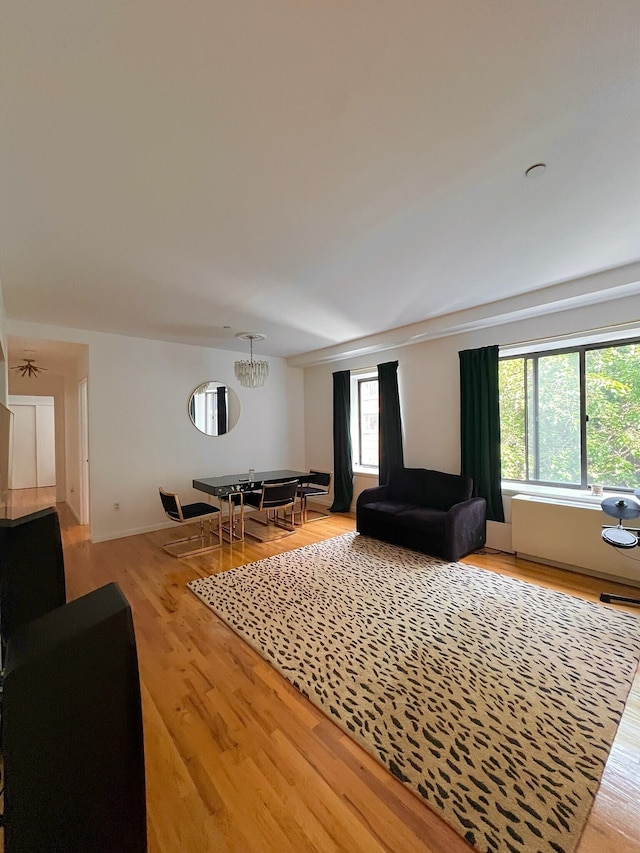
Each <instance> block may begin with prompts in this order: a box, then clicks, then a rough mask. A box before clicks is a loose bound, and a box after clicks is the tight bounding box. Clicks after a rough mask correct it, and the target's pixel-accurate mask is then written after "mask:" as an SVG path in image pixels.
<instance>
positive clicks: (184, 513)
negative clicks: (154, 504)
mask: <svg viewBox="0 0 640 853" xmlns="http://www.w3.org/2000/svg"><path fill="white" fill-rule="evenodd" d="M158 491H159V492H160V500H161V501H162V506H163V508H164V511H165V513H166V515H167V517H168V518H170V519H171V521H175V522H177V523H178V524H193V523H194V522H196V521H199V522H200V533H198V534H196V535H195V536H187V537H185V538H184V539H173V540H171V541H169V542H165V543H164V544H163V546H162V547H163V548H164V550H165V551H166V552H167V554H171V556H172V557H194V556H196V555H197V554H205V553H206V552H207V551H214V550H215V549H216V548H220V547H221V546H222V513H221V511H220V510H219V509H218V507H216V506H212V505H211V504H207V503H204V502H202V501H198V502H196V503H192V504H185V505H184V506H183V505H182V503H181V502H180V498H179V497H178V495H177V494H175V493H174V492H167V491H166V490H165V489H163V488H162V487H160V489H159V490H158ZM214 518H215V519H217V528H218V529H217V531H215V532H214V529H213V519H214ZM205 522H208V525H207V527H208V529H207V530H206V531H205ZM198 540H199V541H200V546H199V547H196V548H187V549H182V548H180V547H178V548H177V549H176V546H180V545H184V544H185V543H189V542H196V541H198Z"/></svg>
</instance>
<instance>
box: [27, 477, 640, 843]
mask: <svg viewBox="0 0 640 853" xmlns="http://www.w3.org/2000/svg"><path fill="white" fill-rule="evenodd" d="M40 497H41V498H42V499H43V500H44V502H45V505H46V501H47V500H50V499H51V496H50V495H49V496H48V497H47V495H46V493H45V494H44V495H41V496H40ZM27 498H28V500H30V501H31V503H30V504H29V503H28V500H27ZM27 498H25V502H27V504H28V505H32V504H33V503H34V500H33V499H34V495H33V494H32V495H30V496H27ZM18 499H19V496H16V500H18ZM58 511H59V514H60V519H61V524H62V527H63V538H64V550H65V567H66V576H67V596H68V598H76V597H77V596H80V595H83V594H84V593H86V592H89V591H90V590H92V589H95V588H96V587H98V586H101V585H102V584H104V583H108V582H110V581H116V582H117V583H118V584H119V585H120V587H121V588H122V590H123V592H124V594H125V595H126V597H127V599H128V600H129V602H130V604H131V607H132V610H133V614H134V622H135V627H136V636H137V645H138V657H139V666H140V676H141V685H142V700H143V712H144V728H145V751H146V773H147V803H148V823H149V851H150V853H205V851H234V852H235V853H257V851H260V853H271V851H274V853H275V851H277V853H286V851H291V853H304V851H322V852H323V853H325V851H350V853H365V851H366V853H375V851H393V853H468V851H470V850H471V848H470V847H469V846H468V845H467V844H466V843H465V842H464V841H462V840H461V839H460V838H459V837H458V836H457V835H456V834H455V833H454V832H453V830H451V829H449V828H448V827H447V826H446V824H444V823H443V822H442V821H441V820H440V819H439V818H438V817H437V816H435V815H434V814H433V813H432V812H431V811H430V810H429V809H428V808H427V807H426V806H425V805H424V804H423V803H422V802H421V801H420V799H419V798H418V797H417V796H415V795H413V794H412V793H411V792H410V791H408V790H407V789H405V788H404V787H403V786H402V785H401V784H400V783H399V782H397V781H396V780H395V779H394V778H393V777H392V776H391V775H390V774H389V773H388V772H387V771H385V770H384V768H382V767H381V766H380V765H379V764H378V763H377V762H376V761H375V760H374V759H372V758H370V757H369V756H368V755H367V754H366V753H365V752H363V750H362V749H360V747H358V746H357V745H356V744H355V743H353V742H352V741H351V740H350V739H349V738H348V737H347V736H346V735H344V734H343V733H342V731H341V730H340V729H338V728H337V727H336V726H335V725H334V724H333V723H332V722H331V721H330V720H329V719H328V718H327V717H325V716H324V715H323V714H322V713H321V712H320V711H318V710H317V709H316V708H315V707H314V706H313V705H311V704H310V703H309V702H308V701H307V700H306V699H304V697H302V696H301V695H300V694H299V693H298V692H297V691H296V690H295V689H294V688H293V687H292V686H291V685H290V684H289V683H288V682H287V681H286V680H285V679H283V678H282V677H281V676H280V675H279V674H278V673H277V672H276V671H275V670H274V669H272V668H271V667H270V666H269V664H268V663H266V662H265V661H264V660H263V659H262V658H261V657H259V655H258V654H257V653H256V652H254V651H253V650H252V649H250V648H249V647H248V646H247V645H246V644H245V643H244V642H243V641H242V640H240V639H239V638H238V637H237V636H236V635H235V634H234V633H233V631H231V630H230V629H229V628H228V627H227V626H226V625H224V624H223V623H222V622H221V621H220V620H219V619H218V618H217V617H216V616H215V615H214V614H213V613H212V612H211V611H210V610H209V609H208V608H207V607H205V606H204V605H203V604H202V603H201V602H200V601H199V600H198V599H197V598H196V597H195V596H194V595H193V594H192V593H191V592H189V590H187V589H186V584H187V582H188V581H190V580H192V579H193V578H196V577H206V576H208V575H210V574H213V573H216V572H220V571H224V570H226V569H228V568H231V567H233V566H237V565H241V564H243V563H248V562H251V561H254V560H257V559H260V558H262V557H266V556H270V555H272V554H276V553H279V552H281V551H285V550H289V549H292V548H297V547H300V546H302V545H307V544H310V543H312V542H317V541H320V540H322V539H326V538H329V537H331V536H336V535H339V534H341V533H344V532H348V531H351V530H353V529H354V521H353V518H350V517H348V516H340V515H336V516H332V517H331V518H329V519H327V520H323V521H316V522H313V523H312V524H308V525H306V526H305V527H304V528H303V529H300V530H298V531H297V532H296V533H295V534H294V535H292V536H289V537H287V538H286V539H282V540H279V541H278V542H275V543H269V544H260V543H256V542H252V541H249V540H247V541H245V543H243V544H241V545H234V546H233V548H230V547H229V546H225V547H224V549H223V550H222V551H217V552H213V553H212V554H207V555H205V556H201V557H195V558H191V559H188V560H176V559H174V558H172V557H170V556H169V555H167V554H166V553H165V552H164V551H163V550H162V549H161V547H160V544H161V543H162V542H164V541H165V540H166V539H168V538H171V537H172V536H173V537H175V538H178V536H179V535H184V534H183V531H182V529H181V530H177V529H176V530H173V529H171V530H164V531H159V532H156V533H150V534H144V535H140V536H132V537H129V538H126V539H119V540H115V541H112V542H104V543H99V544H92V543H90V542H89V541H88V539H87V536H86V531H85V530H84V529H83V528H81V527H80V526H78V525H77V524H76V523H75V522H74V520H73V517H72V515H71V513H70V511H69V509H68V508H67V507H66V506H65V505H64V504H59V505H58ZM467 562H469V563H472V564H474V565H476V566H480V567H483V568H486V569H488V570H491V571H497V572H500V573H502V574H506V575H510V576H512V577H518V578H521V579H524V580H528V581H532V582H535V583H538V584H542V585H546V586H550V587H553V588H554V589H559V590H562V591H565V592H569V593H571V594H574V595H579V596H582V597H584V598H588V599H591V600H597V598H598V595H599V593H600V591H601V590H602V589H603V588H604V585H603V582H602V581H597V580H594V579H590V578H587V577H583V576H581V575H578V574H572V573H568V572H563V571H560V570H558V569H553V568H550V567H546V566H540V565H537V564H534V563H528V562H525V561H522V560H518V559H515V558H514V557H512V556H509V555H504V554H490V553H486V554H473V555H471V556H469V557H468V558H467ZM606 588H607V589H613V585H611V584H606ZM619 590H620V592H621V594H627V595H637V594H638V590H634V589H632V588H629V587H620V588H619ZM635 612H636V613H638V610H637V609H636V611H635ZM639 803H640V677H639V676H638V675H636V679H635V682H634V686H633V690H632V693H631V696H630V699H629V702H628V704H627V708H626V711H625V713H624V716H623V720H622V723H621V725H620V729H619V732H618V736H617V738H616V741H615V744H614V747H613V750H612V753H611V756H610V758H609V761H608V764H607V767H606V770H605V774H604V778H603V781H602V785H601V788H600V791H599V793H598V796H597V799H596V803H595V806H594V809H593V811H592V813H591V816H590V818H589V822H588V825H587V828H586V830H585V833H584V835H583V838H582V841H581V844H580V847H579V853H604V851H607V853H640V819H639V817H638V815H639V812H638V804H639Z"/></svg>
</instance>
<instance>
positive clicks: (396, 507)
mask: <svg viewBox="0 0 640 853" xmlns="http://www.w3.org/2000/svg"><path fill="white" fill-rule="evenodd" d="M415 508H416V507H415V504H409V503H402V502H401V501H376V502H375V503H370V504H362V509H366V510H368V511H369V512H379V513H380V514H381V515H397V514H398V513H399V512H406V511H407V510H410V509H415Z"/></svg>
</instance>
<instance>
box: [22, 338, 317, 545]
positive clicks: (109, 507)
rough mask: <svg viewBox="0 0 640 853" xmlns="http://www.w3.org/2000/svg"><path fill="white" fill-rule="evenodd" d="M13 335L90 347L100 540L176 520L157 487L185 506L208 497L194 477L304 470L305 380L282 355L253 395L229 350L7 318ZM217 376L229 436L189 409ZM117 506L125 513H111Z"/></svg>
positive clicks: (94, 507) (94, 497) (95, 535)
mask: <svg viewBox="0 0 640 853" xmlns="http://www.w3.org/2000/svg"><path fill="white" fill-rule="evenodd" d="M7 332H8V334H11V335H18V336H22V337H29V338H45V339H52V340H64V341H70V342H73V343H83V344H88V346H89V366H88V371H89V458H90V479H91V486H90V494H91V499H90V504H91V508H90V511H91V538H92V539H93V540H94V541H101V540H105V539H112V538H117V537H119V536H126V535H129V534H133V533H140V532H143V531H146V530H152V529H156V528H158V527H161V526H164V525H165V524H170V522H167V521H166V518H165V516H164V513H163V511H162V507H161V505H160V500H159V498H158V486H161V485H162V486H164V487H165V488H167V489H170V490H173V491H177V492H179V493H180V495H181V497H182V498H183V500H184V501H185V502H187V501H191V500H202V499H203V498H204V496H203V494H202V493H200V492H197V491H195V490H193V489H192V488H191V482H192V480H193V479H194V478H197V477H207V476H214V475H217V474H225V473H235V472H236V471H246V470H247V469H248V468H255V469H256V470H270V469H277V468H304V462H305V458H304V446H305V442H304V416H303V375H302V370H301V369H298V368H289V367H287V366H286V363H285V361H284V360H283V359H278V358H271V357H270V358H269V359H268V360H269V363H270V374H269V378H268V379H267V381H266V383H265V385H264V387H263V388H257V389H247V388H242V387H240V386H239V385H238V383H237V381H236V379H235V377H234V372H233V363H234V361H236V360H237V359H238V358H239V357H241V356H240V355H239V354H238V353H234V352H230V351H227V350H218V349H208V348H205V347H191V346H184V345H181V344H172V343H165V342H161V341H150V340H143V339H140V338H129V337H123V336H119V335H107V334H101V333H97V332H89V331H82V330H77V329H62V328H58V327H55V326H43V325H39V324H33V323H22V322H18V321H7ZM211 379H215V380H221V381H222V382H224V383H226V384H227V385H229V386H231V387H232V388H233V389H234V390H235V391H236V393H237V394H238V397H239V398H240V405H241V413H240V420H239V422H238V424H237V426H236V427H235V428H234V429H233V430H231V431H230V432H229V433H227V434H226V435H224V436H217V437H213V436H206V435H203V434H202V433H200V432H199V431H198V430H197V429H196V428H195V427H194V426H193V425H192V423H191V421H190V419H189V415H188V411H187V403H188V400H189V396H190V394H191V391H192V390H193V389H194V388H195V387H196V386H197V385H199V384H200V383H201V382H204V381H206V380H211ZM74 417H75V416H74ZM71 485H72V484H71V483H70V484H69V486H71ZM76 491H77V490H76ZM74 493H75V492H74ZM204 499H206V498H204ZM116 502H117V503H119V504H120V510H119V511H115V510H114V509H113V504H114V503H116Z"/></svg>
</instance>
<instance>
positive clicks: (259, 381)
mask: <svg viewBox="0 0 640 853" xmlns="http://www.w3.org/2000/svg"><path fill="white" fill-rule="evenodd" d="M236 338H240V340H243V341H249V343H250V345H251V357H250V360H249V361H236V363H235V365H234V367H235V371H236V379H237V380H238V382H239V383H240V384H241V385H243V386H244V387H245V388H259V387H260V386H261V385H264V380H265V379H266V378H267V376H268V375H269V362H268V361H254V360H253V342H254V341H264V339H265V335H260V334H257V333H254V332H238V334H237V335H236Z"/></svg>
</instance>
